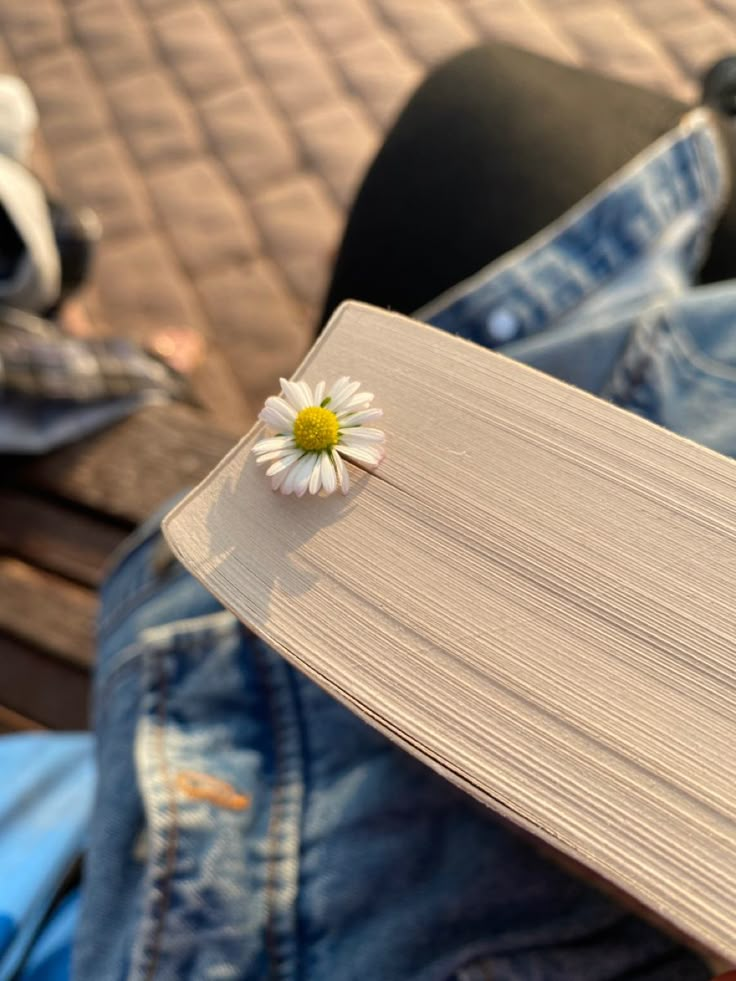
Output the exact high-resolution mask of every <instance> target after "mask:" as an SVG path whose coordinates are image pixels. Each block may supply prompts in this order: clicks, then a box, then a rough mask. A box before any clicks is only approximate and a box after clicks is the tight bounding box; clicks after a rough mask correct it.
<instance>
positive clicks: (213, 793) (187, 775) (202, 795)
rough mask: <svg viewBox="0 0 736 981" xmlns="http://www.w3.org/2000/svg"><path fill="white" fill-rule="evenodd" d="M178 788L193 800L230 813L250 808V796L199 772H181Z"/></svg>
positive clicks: (177, 782)
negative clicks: (224, 809)
mask: <svg viewBox="0 0 736 981" xmlns="http://www.w3.org/2000/svg"><path fill="white" fill-rule="evenodd" d="M176 788H177V790H179V791H180V793H182V794H184V795H185V796H186V797H191V798H192V799H193V800H206V801H209V802H210V804H215V806H217V807H224V808H226V809H227V810H229V811H243V810H245V808H246V807H250V802H251V799H250V797H249V796H248V794H241V793H240V791H238V790H236V789H235V787H233V785H232V784H231V783H227V781H225V780H221V779H220V778H219V777H213V776H211V774H209V773H199V772H198V771H197V770H180V771H179V773H177V775H176Z"/></svg>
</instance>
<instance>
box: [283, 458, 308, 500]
mask: <svg viewBox="0 0 736 981" xmlns="http://www.w3.org/2000/svg"><path fill="white" fill-rule="evenodd" d="M303 462H304V461H303V460H301V459H300V460H299V462H298V463H295V464H294V465H293V466H292V467H289V472H288V473H287V475H286V478H285V480H284V482H283V484H282V485H281V493H282V494H291V492H292V491H293V490H294V487H295V486H296V480H297V477H298V476H299V471H300V469H301V467H302V464H303Z"/></svg>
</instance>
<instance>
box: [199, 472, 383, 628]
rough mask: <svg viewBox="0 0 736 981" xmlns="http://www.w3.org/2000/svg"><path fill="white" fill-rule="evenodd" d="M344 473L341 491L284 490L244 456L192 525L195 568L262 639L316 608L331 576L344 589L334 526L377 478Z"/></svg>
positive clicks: (348, 516)
mask: <svg viewBox="0 0 736 981" xmlns="http://www.w3.org/2000/svg"><path fill="white" fill-rule="evenodd" d="M350 477H351V488H350V492H349V494H347V495H343V494H340V493H337V494H332V495H331V496H329V497H313V496H311V495H305V496H304V497H302V498H297V497H295V496H293V495H288V496H284V495H282V494H280V493H278V492H274V491H273V490H272V489H271V487H270V483H269V481H268V480H267V479H265V478H264V475H263V472H262V470H259V469H257V467H256V465H255V463H254V460H253V458H252V456H250V455H248V456H247V457H246V458H245V459H244V460H243V461H242V463H241V465H240V466H233V467H232V468H231V470H230V472H229V474H228V476H227V478H226V479H225V480H223V481H222V483H221V485H220V486H218V489H217V494H216V496H213V497H212V498H211V499H210V502H209V503H208V507H207V509H206V511H205V512H204V513H203V523H202V525H200V527H199V529H198V531H199V533H200V536H201V538H202V539H205V540H203V541H202V544H201V546H200V547H201V548H203V550H204V551H205V553H206V556H207V558H206V559H205V560H204V562H203V563H202V568H201V574H202V575H203V577H204V581H205V584H206V585H207V586H208V587H209V588H210V589H212V591H213V592H215V594H216V595H217V596H218V598H219V599H220V600H221V602H223V604H224V605H225V606H227V607H228V608H229V609H231V610H232V612H233V613H235V615H236V616H237V617H238V618H239V619H240V620H241V621H242V622H243V623H245V624H246V626H248V627H250V628H251V629H253V630H254V631H255V632H256V633H258V634H260V635H261V636H263V637H264V638H265V639H267V640H272V639H275V637H274V631H275V630H276V629H278V631H279V634H282V633H283V630H284V628H285V627H286V629H287V630H288V628H289V623H290V621H293V622H297V621H298V620H301V619H303V618H304V617H310V618H313V617H314V616H316V615H318V614H319V609H320V604H322V603H325V602H329V601H330V597H331V594H332V592H333V591H334V589H335V586H336V584H337V580H338V579H340V580H341V582H342V583H343V585H347V586H348V588H350V583H349V581H347V582H345V581H343V575H342V572H343V559H344V557H345V549H344V547H343V548H342V550H341V548H340V538H341V535H340V532H339V529H338V530H337V533H336V530H335V526H336V525H340V524H345V525H349V523H350V522H351V520H352V518H353V515H354V514H356V511H357V509H359V507H360V500H361V497H362V495H363V494H364V493H365V492H366V490H367V489H368V481H370V480H375V479H377V478H376V477H375V476H374V475H372V474H371V473H369V472H368V471H366V470H362V469H360V468H358V467H355V466H352V465H350ZM356 516H357V515H356ZM205 536H206V538H205ZM347 537H350V536H347ZM349 564H350V563H349ZM348 579H350V576H349V573H348Z"/></svg>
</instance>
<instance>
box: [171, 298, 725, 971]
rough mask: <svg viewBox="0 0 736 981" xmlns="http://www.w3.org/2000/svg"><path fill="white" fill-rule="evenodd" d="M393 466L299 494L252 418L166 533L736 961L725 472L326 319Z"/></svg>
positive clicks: (508, 372)
mask: <svg viewBox="0 0 736 981" xmlns="http://www.w3.org/2000/svg"><path fill="white" fill-rule="evenodd" d="M342 375H350V376H352V377H354V378H356V379H360V381H361V382H362V383H363V386H364V387H365V388H367V389H369V390H370V391H372V392H374V393H375V396H376V397H375V405H377V406H380V407H382V408H383V410H384V417H383V420H382V423H381V425H382V428H383V429H384V431H385V433H386V457H385V460H384V461H383V463H382V464H381V466H380V467H379V468H378V469H376V470H374V471H370V470H367V469H362V468H360V467H353V466H352V465H349V469H350V475H351V478H352V487H351V490H350V492H349V493H348V494H347V495H346V496H343V495H342V494H340V493H339V492H338V493H336V494H333V495H331V496H329V497H320V496H311V495H309V494H307V495H306V496H304V497H301V498H297V497H295V496H293V495H290V496H284V495H282V494H280V493H277V492H274V491H273V490H272V489H271V486H270V481H269V480H268V479H267V478H266V477H265V476H264V472H263V468H260V467H257V466H256V464H255V459H254V455H253V453H252V447H253V444H254V443H255V442H256V441H257V440H258V439H259V438H261V437H262V436H263V435H264V433H263V427H262V426H261V425H260V424H258V425H256V426H255V427H254V428H253V430H252V431H251V432H250V433H249V434H248V435H247V436H246V437H245V438H244V439H243V440H242V441H241V442H240V443H239V445H238V446H237V447H236V448H235V449H233V450H232V452H231V453H230V454H229V455H228V456H227V457H226V458H225V459H224V460H223V461H222V462H221V463H220V464H219V466H218V467H216V469H215V470H214V471H213V472H212V473H211V474H210V475H209V476H208V477H207V478H206V479H205V480H204V481H203V482H202V484H200V486H198V487H197V488H196V489H195V490H194V491H192V493H190V494H189V496H188V497H187V498H185V499H184V500H183V502H182V503H180V504H179V505H178V506H177V507H176V508H175V509H174V510H173V511H172V512H171V514H170V515H169V516H168V517H167V519H166V521H165V524H164V530H165V534H166V536H167V538H168V540H169V542H170V544H171V546H172V548H173V549H174V552H175V553H176V555H177V557H178V558H179V559H180V561H181V562H182V563H183V564H184V565H185V566H186V567H187V568H188V569H189V570H190V571H191V572H192V573H193V574H194V575H195V576H196V577H197V578H198V579H199V580H200V581H201V582H202V583H203V584H204V585H205V586H206V587H207V589H208V590H210V591H211V592H212V593H213V594H214V595H215V596H216V597H217V598H218V599H219V600H220V601H221V602H222V603H223V605H224V606H226V607H227V608H229V609H230V610H232V612H233V613H234V614H235V615H236V616H237V617H239V618H240V620H242V621H243V623H245V624H246V625H247V626H248V627H249V628H251V629H252V630H253V631H254V632H256V633H257V634H259V635H260V636H261V637H263V638H264V639H265V640H266V641H267V642H268V643H269V644H271V645H272V646H273V647H274V648H275V649H276V650H278V651H280V652H281V653H282V654H283V656H284V657H286V658H287V659H288V660H289V661H291V662H292V663H293V664H295V665H296V666H297V667H298V668H300V669H301V670H303V671H304V672H305V673H306V674H308V675H309V676H310V677H311V678H313V679H314V680H315V681H316V682H318V683H319V684H320V685H322V686H323V687H324V688H326V689H327V690H328V691H329V692H331V693H332V694H334V695H335V696H336V697H337V698H338V699H340V700H341V701H342V702H344V703H345V704H347V705H348V706H349V707H350V708H351V709H353V710H354V711H355V712H357V713H358V714H359V715H360V716H362V717H363V718H364V719H365V720H367V721H368V722H369V723H370V724H371V725H373V726H376V727H377V728H379V729H380V730H381V731H383V732H384V733H386V734H387V735H388V736H389V737H390V738H391V739H393V740H395V741H396V742H398V743H399V744H400V745H401V746H403V747H405V749H407V750H408V751H409V752H410V753H413V754H414V755H415V756H417V757H418V758H419V759H421V760H423V761H424V762H425V763H427V764H428V765H429V766H431V767H433V768H434V769H435V770H437V771H438V772H440V773H441V774H443V775H444V776H445V777H446V778H447V779H448V780H450V781H452V782H453V783H455V784H457V785H458V786H460V787H462V788H464V789H465V790H466V791H467V792H468V793H469V794H471V795H472V796H473V797H475V798H477V799H478V800H480V801H482V802H483V803H484V804H486V805H487V806H488V807H489V808H491V809H492V810H493V811H495V812H496V813H497V814H499V815H500V816H502V817H504V818H506V819H507V820H509V821H511V822H513V823H514V824H516V825H517V826H519V827H520V828H521V829H525V830H526V831H527V832H529V833H531V834H532V835H534V836H535V837H536V838H538V839H539V840H540V841H541V842H546V843H547V844H548V845H551V846H553V847H554V849H555V850H557V851H558V852H559V853H561V854H562V855H566V856H568V857H569V858H572V859H573V860H574V861H575V862H576V863H578V864H579V865H580V866H582V867H584V868H586V869H588V870H590V871H591V872H592V873H594V874H595V875H596V876H597V877H600V879H601V880H603V881H604V882H607V883H609V884H610V885H611V886H612V887H614V888H615V889H616V890H617V891H619V892H623V893H625V894H626V895H628V896H629V897H631V899H632V900H633V901H635V902H636V903H637V904H639V905H640V906H641V907H643V908H645V909H647V910H649V911H650V912H651V913H653V914H654V915H655V916H656V917H657V918H659V919H660V920H663V921H664V922H666V923H668V924H670V925H671V926H672V927H673V928H674V929H675V930H676V931H677V932H679V933H680V934H682V935H685V936H686V937H689V938H691V939H692V941H693V942H695V943H696V944H697V945H699V946H700V947H701V948H704V949H706V950H708V951H711V952H713V953H715V954H718V955H721V956H722V957H724V958H725V959H727V960H731V961H736V463H734V462H733V461H732V460H730V459H728V458H726V457H724V456H721V455H719V454H717V453H714V452H713V451H711V450H709V449H706V448H704V447H702V446H700V445H698V444H696V443H693V442H690V441H688V440H685V439H683V438H681V437H679V436H676V435H673V434H672V433H670V432H668V431H666V430H665V429H663V428H661V427H659V426H656V425H654V424H652V423H650V422H648V421H647V420H645V419H642V418H640V417H639V416H637V415H635V414H633V413H630V412H627V411H624V410H622V409H619V408H617V407H616V406H613V405H611V404H609V403H607V402H605V401H603V400H601V399H598V398H595V397H593V396H591V395H589V394H587V393H585V392H583V391H581V390H579V389H577V388H574V387H572V386H570V385H567V384H564V383H562V382H560V381H557V380H556V379H554V378H551V377H549V376H547V375H545V374H543V373H541V372H538V371H535V370H534V369H531V368H529V367H526V366H524V365H522V364H519V363H518V362H515V361H513V360H511V359H510V358H507V357H504V356H503V355H501V354H497V353H494V352H491V351H488V350H485V349H483V348H480V347H478V346H476V345H474V344H471V343H468V342H466V341H463V340H461V339H458V338H456V337H453V336H451V335H448V334H446V333H443V332H441V331H438V330H435V329H433V328H431V327H428V326H426V325H423V324H419V323H416V322H415V321H413V320H410V319H408V318H406V317H401V316H398V315H396V314H391V313H387V312H385V311H381V310H377V309H374V308H372V307H369V306H365V305H362V304H355V303H349V304H345V305H343V306H342V307H341V308H340V309H339V310H338V312H337V313H336V314H335V315H334V317H333V318H332V320H331V321H330V323H329V325H328V327H327V328H326V330H325V331H324V333H323V334H322V335H321V337H320V338H319V340H318V341H317V343H316V344H315V345H314V347H313V348H312V349H311V350H310V352H309V353H308V355H307V356H306V358H305V360H304V361H303V363H302V364H301V365H300V367H299V369H298V370H297V372H296V373H295V375H294V378H296V379H304V380H306V381H307V382H309V383H310V384H316V383H317V382H318V381H320V380H322V379H324V380H326V381H327V382H328V383H329V382H330V381H333V380H334V379H336V378H337V377H338V376H342Z"/></svg>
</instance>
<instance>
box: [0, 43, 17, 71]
mask: <svg viewBox="0 0 736 981" xmlns="http://www.w3.org/2000/svg"><path fill="white" fill-rule="evenodd" d="M0 73H2V74H3V75H17V70H16V67H15V62H14V61H13V56H12V54H11V53H10V51H9V49H8V46H7V44H6V43H5V42H4V41H3V39H2V38H1V37H0Z"/></svg>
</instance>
